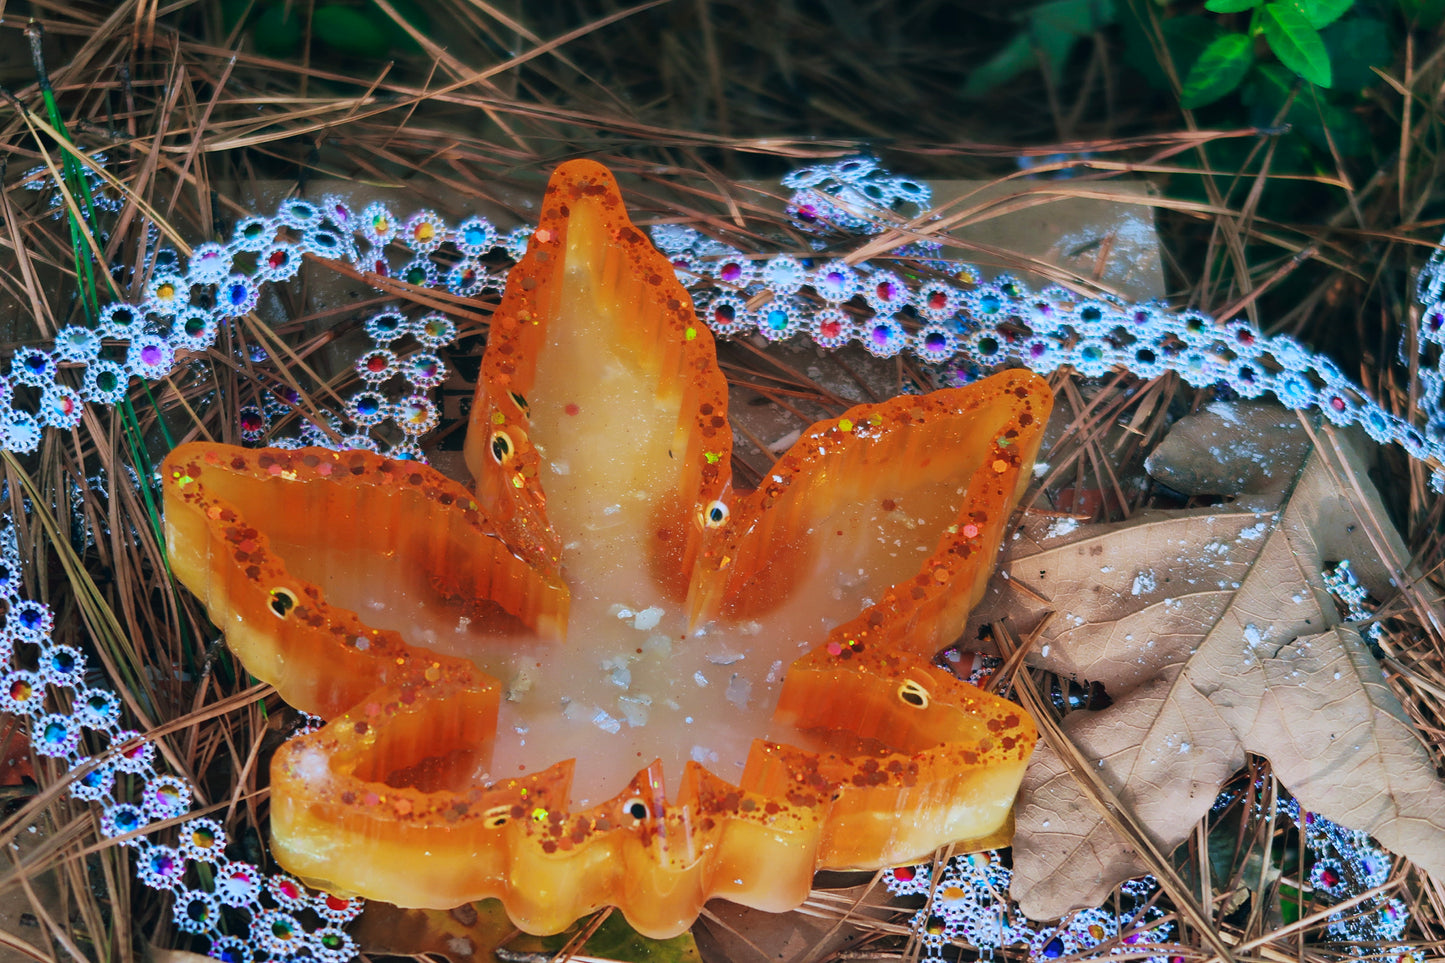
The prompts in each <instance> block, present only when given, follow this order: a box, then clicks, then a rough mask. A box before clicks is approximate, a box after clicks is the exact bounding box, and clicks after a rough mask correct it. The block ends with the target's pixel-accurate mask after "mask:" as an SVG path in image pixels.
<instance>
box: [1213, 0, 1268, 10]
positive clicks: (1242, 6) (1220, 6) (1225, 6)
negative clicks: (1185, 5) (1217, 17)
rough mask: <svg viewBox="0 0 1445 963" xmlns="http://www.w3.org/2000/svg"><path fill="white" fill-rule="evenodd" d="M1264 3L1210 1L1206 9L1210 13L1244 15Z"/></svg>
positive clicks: (1247, 0) (1241, 0)
mask: <svg viewBox="0 0 1445 963" xmlns="http://www.w3.org/2000/svg"><path fill="white" fill-rule="evenodd" d="M1263 2H1264V0H1208V2H1207V3H1205V4H1204V9H1205V10H1208V11H1209V12H1210V13H1243V12H1244V11H1246V10H1253V9H1254V8H1255V7H1257V6H1259V5H1260V4H1261V3H1263Z"/></svg>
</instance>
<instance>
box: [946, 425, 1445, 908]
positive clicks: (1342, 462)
mask: <svg viewBox="0 0 1445 963" xmlns="http://www.w3.org/2000/svg"><path fill="white" fill-rule="evenodd" d="M1261 417H1263V419H1264V420H1263V424H1264V427H1263V429H1262V430H1261V431H1260V433H1259V434H1258V435H1257V436H1253V437H1250V436H1246V437H1243V438H1241V437H1240V435H1241V421H1256V422H1257V419H1256V416H1255V415H1249V414H1240V413H1236V412H1235V411H1233V410H1232V409H1229V410H1224V409H1221V411H1219V412H1212V413H1210V414H1209V415H1207V416H1196V417H1195V418H1191V419H1186V420H1184V421H1181V423H1180V425H1179V426H1178V427H1176V429H1175V432H1176V433H1177V435H1178V436H1177V437H1176V436H1175V435H1174V434H1171V436H1170V439H1166V441H1165V442H1164V444H1162V445H1161V446H1160V449H1159V451H1158V452H1156V455H1155V456H1154V457H1155V458H1156V459H1158V458H1159V457H1160V455H1161V454H1162V453H1163V452H1164V450H1165V449H1171V450H1172V451H1174V452H1175V453H1177V455H1176V457H1180V460H1181V461H1183V457H1182V456H1185V455H1188V454H1190V453H1192V454H1193V456H1194V457H1193V458H1192V459H1189V463H1188V464H1182V463H1181V464H1172V465H1169V466H1167V467H1168V477H1169V478H1170V479H1171V480H1173V481H1175V482H1176V483H1180V484H1185V483H1188V482H1190V481H1192V482H1194V483H1198V484H1203V485H1210V484H1211V483H1213V484H1214V486H1215V487H1207V488H1205V489H1204V490H1207V491H1212V492H1217V491H1220V490H1221V488H1220V487H1217V486H1218V483H1219V482H1237V481H1240V480H1242V481H1243V484H1244V486H1247V487H1245V488H1244V489H1243V491H1244V492H1246V493H1247V494H1245V497H1242V498H1241V499H1240V501H1239V502H1237V503H1236V504H1233V505H1228V506H1220V507H1213V508H1206V509H1197V510H1193V509H1192V510H1187V511H1161V512H1146V513H1142V514H1141V515H1139V516H1137V517H1136V518H1134V519H1131V520H1129V521H1127V522H1122V523H1118V524H1111V525H1093V526H1083V527H1079V528H1077V529H1075V530H1073V531H1072V532H1070V533H1068V534H1063V535H1055V534H1052V533H1051V526H1049V525H1047V524H1039V525H1033V524H1031V525H1030V526H1028V527H1027V528H1026V530H1025V531H1024V532H1023V533H1022V537H1021V538H1020V539H1019V540H1018V541H1017V542H1016V543H1015V544H1013V545H1011V546H1010V549H1009V551H1008V553H1007V556H1008V557H1007V559H1006V561H1005V562H1004V563H1003V565H1002V566H1001V571H1002V572H1004V573H1006V578H1007V581H1003V580H999V581H998V582H996V583H995V586H994V590H993V591H991V592H990V593H989V595H988V597H987V598H986V599H985V600H984V602H982V603H981V604H980V606H979V608H978V611H977V612H976V613H975V615H974V617H975V619H977V620H978V621H979V622H980V623H987V622H991V621H995V620H997V619H999V618H1001V617H1003V616H1005V615H1006V616H1007V617H1009V618H1010V619H1012V620H1013V621H1014V622H1015V624H1016V625H1017V626H1018V628H1019V630H1020V631H1023V632H1027V631H1029V630H1030V629H1031V627H1032V626H1033V625H1034V624H1036V623H1037V621H1038V620H1039V619H1040V618H1041V617H1042V616H1043V615H1044V614H1045V612H1047V611H1048V610H1053V613H1054V615H1053V618H1052V619H1051V621H1050V622H1049V623H1048V625H1047V626H1045V627H1044V629H1043V631H1042V633H1041V634H1040V636H1039V638H1038V642H1037V649H1036V650H1035V651H1034V654H1033V655H1032V656H1031V657H1030V660H1029V661H1030V663H1031V664H1034V665H1037V666H1039V667H1041V668H1044V669H1047V670H1048V671H1050V672H1054V673H1057V674H1059V675H1061V676H1064V677H1071V678H1076V679H1087V680H1089V681H1091V682H1099V683H1102V684H1104V685H1105V686H1106V688H1107V691H1108V692H1109V694H1110V696H1111V697H1112V699H1113V704H1112V705H1110V706H1109V707H1108V708H1105V709H1101V710H1098V711H1087V710H1084V711H1076V712H1071V713H1069V714H1067V715H1066V716H1064V718H1063V720H1062V728H1063V730H1064V732H1065V733H1066V734H1067V736H1068V738H1069V739H1070V740H1071V741H1072V742H1073V743H1074V744H1075V745H1076V746H1077V747H1078V748H1079V749H1080V750H1081V751H1082V753H1083V754H1084V756H1085V757H1086V758H1088V759H1090V760H1097V761H1098V765H1099V770H1098V772H1099V775H1100V776H1101V778H1102V779H1103V781H1104V783H1105V784H1106V785H1107V786H1108V787H1109V789H1110V790H1111V791H1112V792H1114V793H1115V794H1116V796H1117V797H1118V798H1119V800H1120V801H1121V802H1122V803H1123V804H1124V805H1125V806H1127V807H1128V808H1129V809H1130V810H1131V811H1132V812H1133V813H1134V815H1135V816H1136V817H1137V818H1138V820H1139V822H1140V823H1141V824H1142V826H1143V827H1144V828H1145V829H1146V831H1147V832H1149V833H1150V835H1151V836H1152V838H1153V840H1154V842H1155V843H1156V844H1157V845H1158V846H1159V847H1160V848H1161V849H1162V850H1163V851H1165V852H1167V851H1168V850H1170V849H1172V848H1173V847H1175V846H1177V845H1179V844H1180V843H1182V842H1183V841H1184V840H1185V839H1186V838H1187V837H1188V836H1189V834H1190V833H1191V832H1193V830H1194V827H1195V825H1196V824H1197V823H1198V822H1199V820H1200V819H1201V818H1202V817H1203V816H1204V814H1205V813H1206V812H1207V811H1208V810H1209V808H1210V807H1211V806H1212V805H1213V803H1214V800H1215V798H1216V797H1217V795H1218V792H1219V790H1220V788H1221V787H1222V786H1223V784H1224V783H1225V782H1226V781H1227V780H1228V779H1229V778H1231V777H1232V776H1233V775H1234V774H1235V773H1236V772H1237V771H1238V770H1239V769H1241V768H1242V767H1243V766H1244V763H1245V755H1244V754H1245V752H1252V753H1256V754H1258V755H1262V756H1265V757H1266V758H1268V759H1269V760H1270V762H1271V764H1272V768H1273V771H1274V774H1275V775H1276V777H1277V778H1278V779H1279V780H1280V782H1281V783H1283V784H1284V786H1285V787H1286V788H1287V789H1289V791H1290V792H1291V794H1293V795H1294V797H1295V798H1296V799H1297V800H1298V801H1299V803H1300V806H1301V807H1302V808H1303V809H1305V810H1308V811H1312V812H1317V813H1320V814H1321V815H1323V816H1325V817H1326V818H1328V819H1331V820H1333V821H1335V822H1338V823H1340V824H1343V825H1345V826H1348V827H1350V828H1352V829H1360V830H1365V831H1367V832H1369V833H1370V834H1371V835H1373V836H1374V837H1375V838H1377V839H1378V840H1379V841H1380V842H1381V843H1382V844H1384V845H1385V846H1387V847H1389V848H1390V849H1391V850H1393V851H1395V852H1398V853H1401V854H1403V855H1406V856H1408V857H1410V858H1411V859H1413V860H1415V861H1416V862H1417V863H1418V864H1419V865H1420V866H1421V867H1423V868H1425V869H1426V870H1427V871H1429V872H1431V873H1433V874H1442V873H1445V782H1442V781H1441V780H1440V779H1439V778H1438V777H1437V776H1436V774H1435V771H1434V766H1433V764H1432V763H1431V760H1430V756H1429V753H1428V752H1427V751H1426V750H1425V748H1424V747H1423V746H1422V745H1421V744H1420V741H1419V737H1418V735H1417V734H1416V732H1415V729H1414V727H1413V726H1412V725H1411V723H1410V721H1409V718H1408V716H1406V714H1405V711H1404V709H1403V708H1402V707H1401V705H1400V703H1399V701H1398V700H1397V699H1396V698H1395V696H1394V695H1393V693H1392V692H1391V691H1390V689H1389V688H1388V686H1387V685H1386V684H1385V680H1384V678H1383V676H1382V675H1381V671H1380V667H1379V664H1378V663H1377V662H1376V660H1375V659H1374V658H1373V657H1372V656H1371V655H1370V654H1369V651H1368V649H1367V648H1366V647H1365V645H1364V644H1363V643H1362V641H1361V640H1360V637H1359V635H1358V634H1357V633H1356V632H1355V631H1354V629H1352V628H1350V627H1348V626H1343V625H1339V624H1337V623H1338V621H1339V617H1338V615H1337V613H1336V610H1335V605H1334V602H1333V601H1332V600H1331V598H1330V596H1329V592H1328V589H1327V587H1326V586H1325V584H1324V579H1323V571H1324V570H1325V569H1326V568H1327V567H1328V565H1329V563H1331V562H1335V561H1339V560H1341V559H1345V558H1348V559H1350V560H1351V561H1352V563H1353V567H1354V568H1355V569H1356V571H1358V572H1359V574H1360V577H1361V580H1362V581H1363V582H1365V584H1366V585H1368V586H1369V587H1370V588H1371V589H1372V590H1373V591H1374V592H1375V594H1376V596H1377V597H1381V598H1383V597H1386V596H1387V595H1389V594H1390V592H1391V591H1392V589H1391V586H1392V585H1393V584H1394V581H1393V579H1392V578H1391V575H1390V569H1389V568H1388V567H1387V566H1386V565H1385V564H1384V563H1383V562H1381V561H1380V558H1381V546H1382V545H1383V546H1384V551H1385V555H1386V557H1390V556H1393V558H1394V559H1396V560H1405V559H1408V558H1409V553H1408V552H1407V551H1406V550H1405V547H1404V544H1403V543H1402V542H1401V540H1400V538H1399V536H1398V534H1397V533H1396V532H1395V531H1394V530H1393V529H1391V528H1389V526H1388V522H1386V523H1385V525H1384V527H1383V528H1382V529H1381V530H1380V531H1379V532H1378V535H1377V536H1376V537H1378V538H1380V539H1382V542H1381V543H1380V544H1376V543H1375V542H1372V540H1371V534H1370V533H1371V530H1372V528H1373V527H1374V524H1375V521H1376V520H1383V519H1385V518H1386V517H1387V516H1386V514H1385V511H1384V508H1383V506H1382V505H1381V504H1380V502H1379V499H1378V496H1377V495H1376V494H1375V492H1374V490H1373V488H1372V486H1371V485H1370V482H1369V480H1368V471H1367V466H1366V465H1365V463H1364V460H1363V459H1362V458H1361V456H1360V455H1359V453H1358V452H1357V451H1355V450H1354V449H1353V447H1352V446H1351V445H1350V444H1348V443H1345V442H1344V440H1343V439H1341V444H1340V446H1339V448H1338V452H1337V453H1336V452H1335V451H1331V452H1329V453H1327V452H1325V451H1322V450H1319V449H1315V448H1313V447H1312V446H1311V445H1310V443H1309V440H1308V438H1307V437H1305V435H1304V432H1303V431H1302V430H1301V429H1300V427H1299V424H1298V422H1297V420H1296V419H1295V418H1294V416H1293V415H1292V414H1290V413H1287V412H1284V411H1282V410H1279V409H1265V410H1264V412H1263V415H1262V416H1261ZM1291 429H1293V430H1292V431H1291ZM1291 459H1293V460H1291ZM1164 467H1166V466H1163V465H1157V466H1154V470H1155V471H1156V474H1157V473H1158V471H1159V469H1161V468H1164ZM1349 478H1354V479H1358V480H1359V483H1360V486H1361V489H1360V491H1359V492H1358V493H1356V492H1352V491H1351V490H1350V488H1349V486H1348V484H1347V483H1346V482H1345V481H1344V480H1345V479H1349ZM1233 490H1235V491H1240V490H1241V489H1240V488H1235V489H1233ZM1014 583H1018V584H1021V585H1023V586H1025V587H1026V588H1027V590H1028V591H1027V592H1020V591H1018V590H1017V589H1016V588H1014V587H1013V585H1014ZM1040 599H1047V600H1049V601H1047V602H1043V601H1040ZM1017 832H1018V835H1017V838H1016V840H1015V843H1014V851H1013V853H1014V877H1013V895H1014V897H1015V898H1016V899H1017V900H1018V901H1019V904H1020V907H1021V908H1022V909H1023V911H1024V912H1025V913H1027V914H1028V915H1029V916H1030V917H1033V918H1035V919H1053V918H1056V917H1059V916H1061V915H1063V914H1064V913H1066V912H1069V911H1071V910H1073V909H1077V908H1082V907H1085V906H1096V905H1098V904H1099V902H1100V901H1101V900H1103V899H1104V898H1105V897H1106V896H1107V895H1108V893H1109V891H1110V890H1111V889H1113V887H1114V886H1116V885H1117V884H1118V883H1120V882H1122V881H1123V880H1125V879H1128V878H1130V877H1132V876H1137V875H1140V874H1141V873H1144V872H1146V871H1147V870H1148V867H1147V864H1146V863H1145V862H1144V861H1143V859H1142V858H1141V857H1140V856H1139V855H1138V854H1137V853H1135V852H1134V850H1133V849H1132V847H1131V846H1130V845H1129V843H1128V842H1127V841H1126V840H1125V839H1124V838H1123V837H1121V836H1119V835H1118V834H1117V833H1115V832H1114V830H1113V829H1111V828H1110V827H1109V825H1108V823H1107V822H1106V821H1105V819H1104V817H1103V815H1102V814H1101V813H1100V812H1099V810H1098V809H1097V808H1096V806H1095V804H1094V803H1093V802H1092V801H1091V799H1090V797H1089V795H1088V794H1087V793H1086V792H1085V790H1084V789H1083V788H1082V787H1081V785H1080V783H1079V782H1078V780H1077V778H1076V777H1075V775H1074V774H1073V773H1072V772H1071V771H1070V770H1069V766H1068V764H1067V763H1066V762H1065V761H1064V759H1063V758H1062V757H1061V756H1060V755H1059V754H1058V753H1057V752H1055V751H1054V749H1053V748H1052V747H1051V746H1048V745H1047V744H1045V745H1043V746H1040V747H1039V751H1038V752H1037V753H1036V754H1035V756H1034V759H1033V762H1032V763H1031V765H1030V767H1029V771H1028V774H1027V775H1026V777H1025V779H1024V784H1023V789H1022V792H1021V795H1020V800H1019V809H1018V826H1017Z"/></svg>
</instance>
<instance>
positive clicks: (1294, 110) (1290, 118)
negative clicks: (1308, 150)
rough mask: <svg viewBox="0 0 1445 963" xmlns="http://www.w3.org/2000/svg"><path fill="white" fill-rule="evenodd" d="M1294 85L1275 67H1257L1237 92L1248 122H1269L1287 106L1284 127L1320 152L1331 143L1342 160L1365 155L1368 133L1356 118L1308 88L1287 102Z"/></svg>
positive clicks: (1290, 76)
mask: <svg viewBox="0 0 1445 963" xmlns="http://www.w3.org/2000/svg"><path fill="white" fill-rule="evenodd" d="M1296 83H1297V79H1296V77H1295V75H1294V74H1292V73H1290V72H1289V71H1288V70H1286V69H1285V68H1284V67H1281V66H1280V65H1279V64H1259V65H1258V67H1256V69H1255V70H1254V71H1253V72H1252V73H1251V74H1250V76H1249V80H1248V81H1247V82H1246V84H1245V86H1244V90H1243V91H1241V98H1242V99H1243V101H1244V103H1245V104H1246V105H1247V106H1249V107H1251V108H1253V110H1252V112H1251V117H1250V122H1251V123H1253V124H1257V125H1264V124H1268V123H1271V122H1273V120H1274V117H1275V115H1277V114H1278V113H1279V111H1280V108H1282V107H1283V106H1284V105H1285V103H1286V102H1288V103H1289V104H1290V108H1289V112H1288V113H1287V114H1286V115H1285V118H1284V121H1285V123H1287V124H1289V125H1291V126H1292V127H1293V128H1294V130H1295V132H1296V133H1298V134H1299V135H1301V136H1302V137H1303V138H1304V139H1305V140H1307V141H1309V142H1310V143H1311V144H1313V145H1314V146H1315V147H1317V148H1319V149H1320V150H1321V151H1328V150H1329V145H1330V142H1331V141H1333V142H1334V145H1335V148H1336V149H1337V150H1338V151H1339V152H1340V153H1341V154H1344V155H1345V156H1346V157H1357V156H1360V155H1363V154H1367V153H1369V151H1370V131H1369V129H1368V128H1367V127H1366V126H1365V124H1364V122H1363V121H1362V120H1360V118H1359V117H1357V116H1356V115H1355V114H1353V113H1351V112H1350V111H1348V110H1341V109H1340V108H1339V107H1336V106H1335V105H1334V104H1332V103H1330V102H1329V100H1328V99H1326V97H1325V94H1324V92H1323V91H1320V90H1316V89H1313V88H1309V87H1306V88H1303V89H1301V90H1300V91H1299V93H1298V94H1297V95H1296V96H1295V98H1294V100H1293V101H1290V100H1289V96H1290V94H1291V93H1292V92H1293V91H1294V88H1295V85H1296ZM1327 127H1328V128H1329V133H1328V136H1326V132H1325V128H1327Z"/></svg>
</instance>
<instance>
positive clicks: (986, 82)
mask: <svg viewBox="0 0 1445 963" xmlns="http://www.w3.org/2000/svg"><path fill="white" fill-rule="evenodd" d="M1037 63H1038V58H1037V57H1036V56H1034V47H1033V44H1031V43H1029V37H1028V33H1027V32H1025V31H1023V30H1020V31H1019V32H1018V33H1016V34H1014V37H1013V39H1012V40H1010V41H1009V42H1008V43H1006V44H1004V46H1003V49H1002V50H1000V51H999V52H998V53H996V54H994V55H993V56H992V57H990V58H989V59H988V60H986V61H984V62H983V63H981V64H979V65H978V66H977V67H975V68H974V69H973V70H972V71H970V72H969V75H968V80H966V81H964V84H963V93H964V95H965V96H968V97H977V96H979V95H981V94H986V93H988V92H989V91H991V90H993V89H995V88H997V87H1001V86H1002V85H1004V84H1006V83H1008V82H1009V81H1010V80H1013V79H1014V78H1015V77H1017V76H1018V75H1019V74H1021V73H1023V72H1024V71H1025V70H1028V69H1029V68H1030V67H1032V66H1034V65H1035V64H1037Z"/></svg>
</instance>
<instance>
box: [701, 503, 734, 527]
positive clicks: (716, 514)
mask: <svg viewBox="0 0 1445 963" xmlns="http://www.w3.org/2000/svg"><path fill="white" fill-rule="evenodd" d="M727 520H728V507H727V505H725V504H724V503H723V502H720V501H716V502H713V503H712V504H710V505H708V506H707V507H706V508H704V509H703V510H702V523H703V525H704V526H706V527H708V528H721V527H722V526H723V525H724V524H726V522H727Z"/></svg>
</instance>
